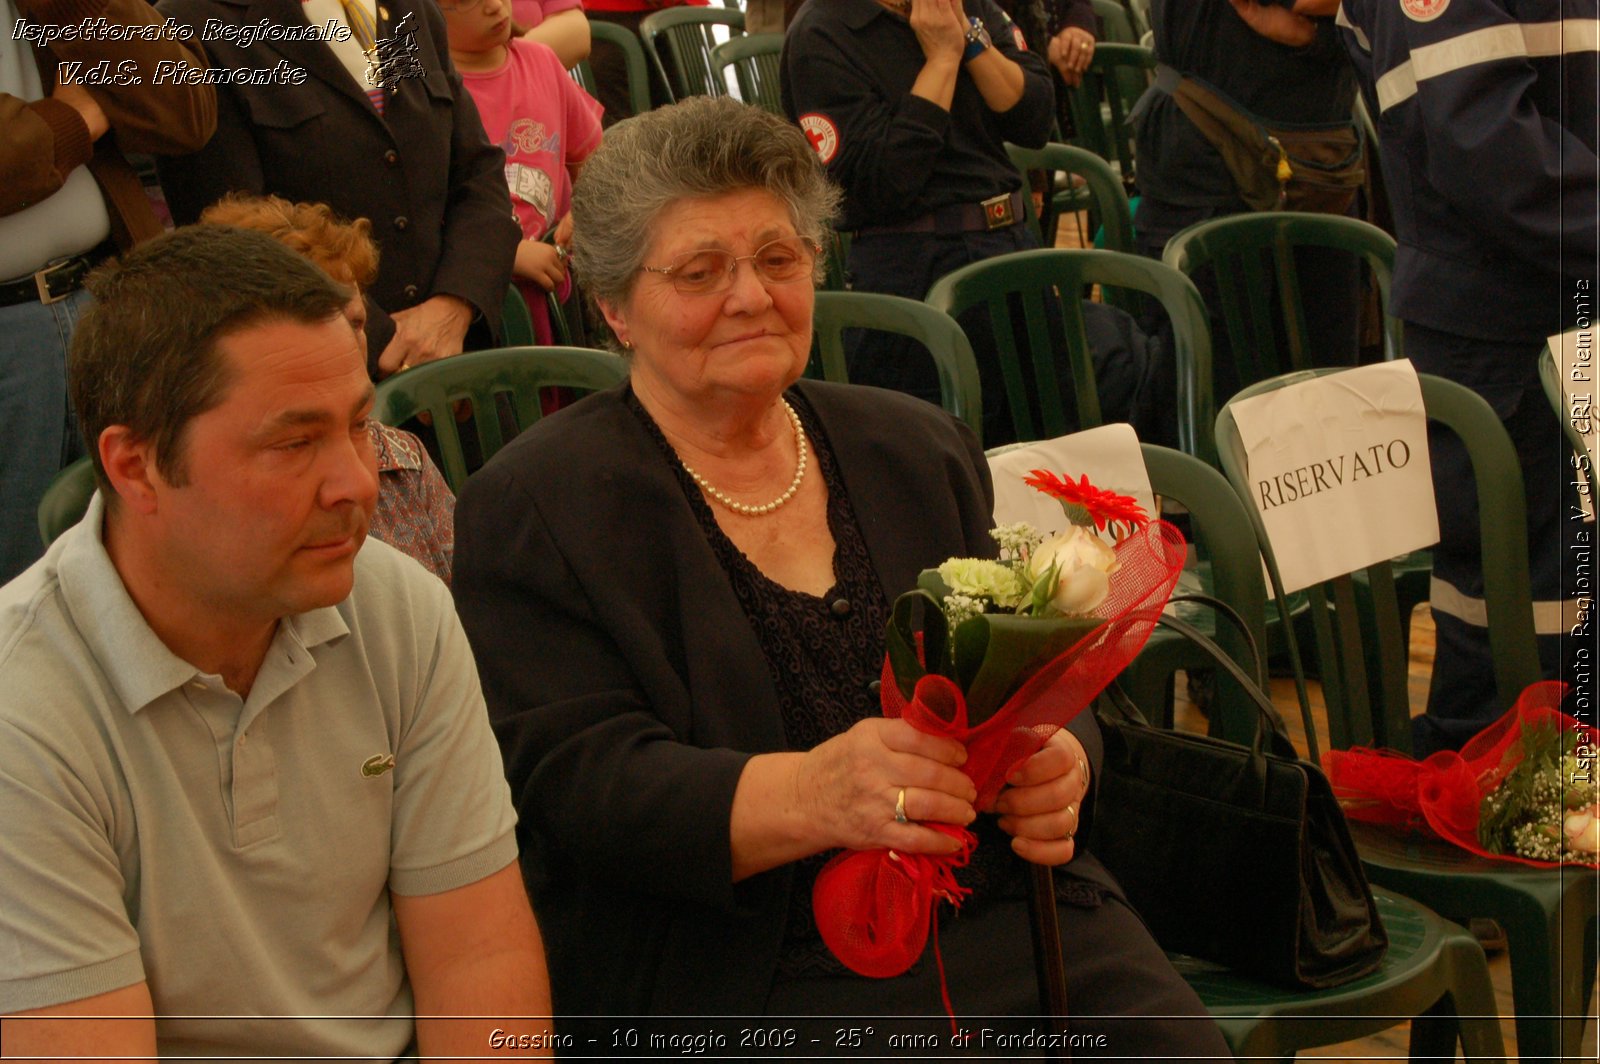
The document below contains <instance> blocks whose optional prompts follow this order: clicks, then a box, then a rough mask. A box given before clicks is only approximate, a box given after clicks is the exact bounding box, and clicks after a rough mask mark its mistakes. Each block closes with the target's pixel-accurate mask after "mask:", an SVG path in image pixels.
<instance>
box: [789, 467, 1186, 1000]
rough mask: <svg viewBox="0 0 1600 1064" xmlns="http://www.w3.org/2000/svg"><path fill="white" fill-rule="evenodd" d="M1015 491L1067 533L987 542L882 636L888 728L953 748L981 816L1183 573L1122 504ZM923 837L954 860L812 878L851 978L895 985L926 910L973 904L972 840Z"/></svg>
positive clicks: (847, 861)
mask: <svg viewBox="0 0 1600 1064" xmlns="http://www.w3.org/2000/svg"><path fill="white" fill-rule="evenodd" d="M1026 483H1028V484H1029V485H1030V486H1032V487H1035V488H1037V489H1038V490H1040V491H1043V492H1045V493H1047V494H1049V495H1051V496H1053V497H1055V498H1057V499H1059V500H1060V501H1061V504H1062V507H1063V509H1064V510H1065V511H1066V513H1067V517H1068V519H1069V520H1070V521H1071V522H1072V523H1071V525H1070V526H1069V527H1068V528H1067V530H1066V531H1065V532H1063V533H1061V534H1060V535H1058V536H1055V537H1053V538H1051V539H1048V540H1046V539H1045V537H1044V536H1042V535H1040V534H1039V533H1037V532H1035V531H1034V530H1033V529H1032V528H1030V527H1028V526H1026V525H1009V526H1004V527H1001V528H997V529H995V530H994V531H993V535H994V538H995V540H996V542H997V543H998V544H999V547H1000V557H999V559H998V560H991V559H980V558H952V559H950V560H948V561H946V562H945V563H944V564H943V565H941V566H939V568H938V569H936V570H927V571H925V572H923V574H922V576H921V578H920V579H919V581H918V584H919V586H918V587H917V589H915V590H913V591H909V592H907V593H905V594H904V595H902V596H900V598H899V599H897V600H896V602H895V605H894V611H893V617H892V619H891V621H890V623H889V628H888V635H887V644H888V649H887V653H886V655H885V660H884V668H883V683H882V688H881V699H882V703H883V711H884V714H885V715H886V716H890V717H902V718H904V719H905V720H906V721H907V722H908V723H909V724H911V725H912V726H913V727H915V728H917V729H919V730H920V731H923V732H927V733H930V734H935V735H941V736H948V737H951V738H954V739H956V740H958V741H960V742H962V743H963V744H964V745H965V746H966V748H967V761H966V763H965V765H963V767H962V770H963V771H964V772H966V774H967V775H968V776H969V777H970V778H971V779H972V781H973V783H974V785H975V786H976V788H977V792H978V797H977V802H976V803H975V804H976V805H977V807H979V808H985V807H987V806H989V805H990V804H991V803H993V801H994V799H995V798H996V797H997V796H998V794H999V793H1000V789H1001V788H1002V786H1004V784H1005V779H1006V776H1007V775H1008V773H1010V771H1011V770H1012V768H1014V767H1015V766H1016V765H1017V764H1018V763H1020V762H1021V761H1023V760H1024V759H1026V758H1027V757H1029V756H1031V755H1032V754H1033V753H1034V752H1035V751H1037V750H1038V749H1039V748H1040V747H1041V746H1043V745H1044V743H1045V742H1046V740H1048V739H1049V738H1050V736H1051V735H1052V734H1053V733H1054V732H1055V731H1056V730H1057V729H1059V728H1061V727H1063V726H1065V725H1066V724H1067V723H1068V722H1070V721H1071V720H1072V719H1073V718H1074V717H1075V716H1077V714H1078V713H1079V712H1081V711H1082V710H1083V709H1084V708H1085V707H1086V706H1088V705H1089V703H1090V702H1091V701H1092V700H1093V699H1094V697H1095V696H1096V695H1097V694H1099V693H1100V691H1101V690H1102V689H1103V688H1104V687H1105V685H1106V684H1107V683H1109V682H1110V681H1111V679H1112V678H1113V677H1115V676H1116V675H1117V673H1119V672H1121V671H1122V669H1123V668H1125V667H1126V666H1127V664H1128V663H1129V662H1130V661H1132V660H1133V658H1134V656H1135V655H1137V654H1138V653H1139V651H1140V649H1141V648H1142V647H1143V646H1144V643H1145V641H1146V639H1147V638H1148V637H1149V635H1150V631H1151V629H1152V628H1153V627H1154V624H1155V617H1156V616H1157V615H1158V614H1159V613H1160V611H1161V608H1162V607H1163V606H1164V605H1165V604H1166V601H1167V599H1168V598H1169V597H1170V596H1171V595H1172V589H1173V586H1174V585H1175V584H1176V583H1177V579H1178V573H1179V571H1180V570H1181V569H1182V567H1183V559H1184V549H1185V545H1184V541H1183V536H1182V535H1181V534H1180V533H1179V532H1178V531H1177V530H1176V529H1174V528H1173V527H1172V526H1171V525H1168V524H1166V523H1165V522H1161V521H1154V522H1152V521H1150V520H1149V519H1148V518H1147V517H1146V516H1145V514H1144V512H1143V510H1142V509H1140V507H1139V506H1138V505H1137V504H1136V503H1135V502H1134V501H1133V500H1132V499H1130V498H1127V497H1126V496H1120V495H1114V494H1112V493H1110V492H1104V491H1100V490H1099V489H1097V488H1095V487H1094V486H1093V485H1091V484H1090V483H1089V481H1088V478H1087V477H1084V478H1082V479H1081V480H1080V481H1078V482H1076V483H1074V482H1073V481H1072V480H1070V479H1062V478H1060V477H1057V476H1055V475H1054V474H1051V473H1047V472H1044V471H1041V470H1034V471H1033V473H1032V475H1031V476H1029V477H1028V478H1026ZM1103 531H1109V533H1110V535H1111V537H1112V542H1111V543H1107V542H1106V541H1105V540H1103V539H1102V538H1101V537H1100V535H1099V534H1098V533H1100V532H1103ZM927 826H929V827H933V828H935V829H937V830H940V831H943V832H945V833H946V834H949V835H951V836H952V837H954V838H956V839H958V840H959V841H960V842H961V843H962V846H961V848H960V849H959V850H958V851H957V852H956V853H954V854H951V855H948V856H935V855H929V854H900V853H896V852H894V851H891V850H873V851H847V852H845V853H842V854H840V855H838V856H836V857H835V858H834V859H833V860H832V861H830V862H829V863H828V864H827V866H826V867H824V868H823V870H822V871H821V873H819V875H818V877H817V881H816V886H815V888H814V891H813V903H814V910H815V913H816V920H817V928H818V930H819V932H820V933H821V935H822V939H823V941H824V942H825V943H826V944H827V945H828V948H829V949H830V950H832V951H833V953H834V955H835V956H836V957H838V958H839V960H840V961H841V962H842V963H844V964H845V966H847V967H848V968H850V969H851V970H853V971H855V972H858V973H860V974H862V975H867V976H874V977H878V978H887V977H890V976H895V975H899V974H900V973H901V972H904V971H905V970H906V969H907V968H909V967H910V966H911V964H912V963H913V962H914V961H915V960H916V959H917V957H919V956H920V955H921V953H922V951H923V948H924V946H925V944H926V942H927V938H928V932H929V928H930V924H933V923H934V922H935V918H934V909H935V906H936V904H937V902H938V901H940V900H943V901H945V902H948V903H949V904H950V905H951V906H953V907H959V906H960V904H961V901H962V899H963V898H964V897H965V896H966V895H967V893H969V892H968V891H967V890H966V889H965V888H963V887H962V886H961V885H960V883H959V882H958V881H957V879H956V877H955V871H956V869H958V868H960V867H962V866H964V865H965V864H966V863H967V861H968V859H969V858H970V856H971V852H972V847H973V846H974V845H975V844H976V839H975V837H974V836H973V835H972V834H971V832H969V831H967V830H966V829H965V828H963V827H959V826H957V825H953V824H929V825H927ZM1046 874H1047V875H1048V870H1046ZM1050 915H1051V916H1052V917H1053V915H1054V909H1053V907H1051V909H1050ZM935 930H936V926H935ZM935 953H936V954H937V938H936V939H935ZM946 1008H947V1010H948V1009H949V1000H948V997H947V998H946Z"/></svg>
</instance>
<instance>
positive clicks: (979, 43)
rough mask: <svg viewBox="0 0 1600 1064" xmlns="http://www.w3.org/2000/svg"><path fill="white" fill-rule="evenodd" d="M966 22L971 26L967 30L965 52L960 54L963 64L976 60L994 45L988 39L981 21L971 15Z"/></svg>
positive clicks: (987, 32) (986, 31) (986, 30)
mask: <svg viewBox="0 0 1600 1064" xmlns="http://www.w3.org/2000/svg"><path fill="white" fill-rule="evenodd" d="M967 21H968V22H969V23H970V24H971V25H970V26H969V27H968V29H967V50H966V51H965V52H962V53H961V61H962V62H963V63H966V62H970V61H971V60H974V59H976V58H978V56H980V55H982V54H983V53H984V52H987V51H988V50H989V47H990V45H992V44H993V43H994V42H993V41H991V40H990V39H989V29H988V27H987V26H985V25H984V24H983V19H981V18H979V17H978V16H977V15H973V16H971V17H970V18H969V19H968V20H967Z"/></svg>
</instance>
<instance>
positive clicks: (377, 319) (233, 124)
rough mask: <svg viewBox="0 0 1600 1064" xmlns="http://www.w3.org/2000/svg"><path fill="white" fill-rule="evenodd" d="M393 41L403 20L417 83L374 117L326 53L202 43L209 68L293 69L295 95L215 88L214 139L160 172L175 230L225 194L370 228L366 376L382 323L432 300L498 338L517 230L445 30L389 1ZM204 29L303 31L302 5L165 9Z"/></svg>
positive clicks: (388, 328) (271, 2)
mask: <svg viewBox="0 0 1600 1064" xmlns="http://www.w3.org/2000/svg"><path fill="white" fill-rule="evenodd" d="M380 6H382V7H383V8H385V9H387V10H388V12H389V14H390V18H389V19H388V20H387V21H385V22H383V23H382V24H381V25H380V26H379V27H378V35H379V36H380V37H385V36H388V35H389V34H390V33H391V32H392V31H393V30H394V28H395V26H396V25H398V24H399V23H400V22H401V21H402V20H403V19H404V18H405V17H406V16H407V15H408V14H409V15H411V16H412V25H413V26H414V27H415V30H416V42H417V60H418V64H419V66H420V67H421V70H422V72H423V75H422V76H421V77H414V78H402V79H400V80H399V81H398V82H397V83H396V86H395V88H394V90H393V91H392V92H391V93H390V94H389V97H388V100H387V102H386V105H385V107H384V113H383V115H382V116H379V114H378V112H377V111H376V110H375V109H374V108H373V106H372V103H371V101H369V100H368V99H367V97H366V94H365V92H364V91H363V88H362V87H361V86H358V85H357V84H356V83H355V81H354V79H352V78H351V77H350V74H349V72H348V71H347V70H346V69H345V67H344V65H343V64H342V63H341V62H340V61H339V59H338V57H337V56H335V55H334V54H333V52H332V50H331V49H330V48H329V47H328V45H327V44H325V43H324V42H322V41H315V40H306V41H277V40H266V39H262V40H256V41H251V42H250V44H249V46H248V47H241V45H240V44H239V40H238V39H237V38H236V39H234V40H232V41H230V40H226V39H217V40H208V41H205V42H204V44H205V49H206V54H207V55H208V56H209V57H210V59H211V65H212V66H213V67H217V68H223V69H230V70H231V69H235V68H244V69H249V70H271V69H273V68H274V67H275V66H276V65H277V64H278V63H279V62H287V63H289V64H291V65H292V66H294V67H297V68H301V69H303V70H304V71H305V73H306V80H305V82H304V84H300V85H223V86H219V87H218V88H217V132H216V135H215V136H214V137H212V138H211V142H210V143H209V144H207V145H206V146H205V147H204V148H203V149H201V150H200V151H198V152H196V153H194V154H193V155H182V156H173V157H168V158H162V159H159V160H158V165H159V169H160V172H161V184H162V187H163V189H165V191H166V194H167V201H168V203H169V204H170V205H171V207H172V216H173V218H174V219H175V220H176V221H177V222H178V224H180V225H183V224H186V223H188V222H192V221H194V220H195V219H196V218H198V217H199V215H200V212H201V211H202V210H204V209H205V208H206V207H208V206H210V205H211V204H212V203H215V202H216V201H217V200H218V199H220V198H221V197H222V195H223V193H225V192H232V191H240V192H255V193H272V194H274V195H278V196H282V197H284V198H285V199H289V200H296V201H301V200H304V201H309V202H312V203H326V204H328V205H329V206H331V207H332V208H333V209H334V210H335V211H337V212H338V213H339V214H341V215H343V216H344V217H346V218H349V219H355V218H368V219H370V220H371V221H372V239H373V240H374V241H375V242H376V243H377V245H378V250H379V251H380V253H381V254H380V256H379V260H378V279H377V281H376V282H375V283H374V284H373V285H372V287H371V288H370V289H369V290H368V291H367V293H366V295H367V296H368V299H367V309H368V320H367V340H368V345H367V353H368V365H369V367H372V366H375V365H376V364H377V359H378V356H379V355H380V354H382V353H383V349H384V348H385V347H386V346H388V343H389V341H390V340H391V339H392V338H393V337H394V323H393V322H392V321H391V320H390V318H389V313H392V312H394V311H396V310H404V309H405V308H407V307H413V306H416V305H417V304H418V303H421V302H422V301H423V300H425V299H427V298H429V297H430V296H435V295H453V296H459V297H461V298H462V299H465V300H466V301H467V302H468V303H471V304H472V305H473V306H474V307H476V308H477V310H478V312H479V314H481V315H482V319H483V321H484V322H485V323H486V324H487V329H488V331H489V332H490V333H493V334H494V335H498V333H499V328H500V308H501V306H502V305H503V303H504V301H505V297H506V286H507V285H508V284H509V283H510V280H511V263H512V260H513V259H514V258H515V257H516V252H517V243H518V242H519V241H520V240H521V239H522V231H521V229H520V228H519V227H518V226H517V223H516V220H515V218H514V216H513V215H512V213H511V195H510V193H509V192H507V191H506V178H505V155H504V154H503V153H502V152H501V151H500V149H499V148H498V147H496V146H495V145H493V144H490V143H489V138H488V136H487V135H486V134H485V133H484V131H483V122H482V120H481V119H480V118H479V117H478V108H477V106H476V105H475V104H474V103H473V102H472V96H471V94H470V93H468V92H467V90H466V87H465V86H464V85H463V84H462V83H461V78H460V76H459V75H457V73H456V70H455V67H454V66H453V65H452V64H451V62H450V51H449V48H448V47H447V43H446V40H445V27H444V17H443V16H442V15H440V13H439V9H438V7H437V6H436V5H434V4H432V3H429V2H427V0H384V2H383V4H382V5H380ZM157 9H158V10H159V11H160V12H161V13H162V14H163V15H170V16H171V17H172V18H174V19H176V20H177V21H178V22H181V23H184V24H186V25H189V26H193V27H195V28H196V30H197V33H196V38H195V39H196V40H199V39H200V37H199V33H198V30H199V29H200V28H201V27H203V26H204V25H205V24H206V22H207V21H208V20H210V19H216V20H218V21H220V22H222V23H223V24H224V25H227V26H230V27H239V26H243V27H251V26H254V25H256V24H257V23H259V22H260V21H261V20H263V19H265V20H266V21H267V22H269V23H277V24H280V25H285V26H297V27H298V26H304V25H306V17H305V15H304V14H303V13H302V11H301V5H300V4H299V3H298V2H297V0H160V2H159V3H158V4H157Z"/></svg>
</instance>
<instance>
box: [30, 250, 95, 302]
mask: <svg viewBox="0 0 1600 1064" xmlns="http://www.w3.org/2000/svg"><path fill="white" fill-rule="evenodd" d="M82 265H83V264H82V260H81V259H77V258H72V259H68V260H67V261H66V262H58V263H56V264H55V265H54V266H46V267H45V268H44V269H42V270H40V271H39V272H38V273H35V274H34V275H33V283H34V286H35V287H36V288H38V290H39V302H41V303H43V304H45V305H46V306H49V305H50V304H51V303H59V302H61V301H62V300H63V299H65V298H67V297H68V296H70V295H71V294H72V293H73V292H76V291H77V289H76V288H72V287H70V285H69V287H68V288H67V290H66V291H65V292H62V293H61V294H60V295H56V294H55V293H54V292H52V291H51V290H50V280H51V278H52V277H54V276H55V275H57V274H62V273H70V271H72V270H75V269H81V268H82ZM68 280H69V282H70V277H69V278H68Z"/></svg>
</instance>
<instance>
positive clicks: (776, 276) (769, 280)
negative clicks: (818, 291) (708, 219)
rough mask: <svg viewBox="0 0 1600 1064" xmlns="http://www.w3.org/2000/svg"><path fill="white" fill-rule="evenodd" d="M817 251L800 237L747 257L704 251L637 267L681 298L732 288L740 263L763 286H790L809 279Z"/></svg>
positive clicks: (766, 246)
mask: <svg viewBox="0 0 1600 1064" xmlns="http://www.w3.org/2000/svg"><path fill="white" fill-rule="evenodd" d="M821 252H822V245H820V244H817V243H814V242H812V241H810V240H807V239H806V238H805V237H803V236H786V237H783V238H781V239H779V240H770V241H768V242H767V243H765V244H762V245H761V246H760V247H758V248H756V250H755V252H754V253H753V254H750V255H735V254H734V253H733V252H731V251H723V250H722V249H721V248H706V249H704V250H702V251H691V252H689V254H687V255H683V256H680V257H679V258H678V259H677V260H675V261H674V262H673V263H672V265H670V266H641V267H639V268H640V269H641V270H648V271H649V272H650V273H659V274H661V276H663V277H665V278H667V279H668V280H669V281H671V282H672V287H673V288H676V289H677V290H678V291H679V292H680V293H682V294H683V295H686V296H703V295H711V294H713V293H716V292H724V291H727V290H728V289H729V288H730V287H732V285H733V271H734V269H735V268H736V267H737V266H738V264H739V263H741V262H748V263H749V264H750V267H751V268H752V269H753V270H755V271H756V276H757V277H759V278H761V280H762V281H763V282H764V283H766V284H792V283H794V282H795V281H799V280H801V279H803V278H806V277H810V276H812V270H813V269H814V268H815V266H816V261H817V256H818V255H819V254H821Z"/></svg>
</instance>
